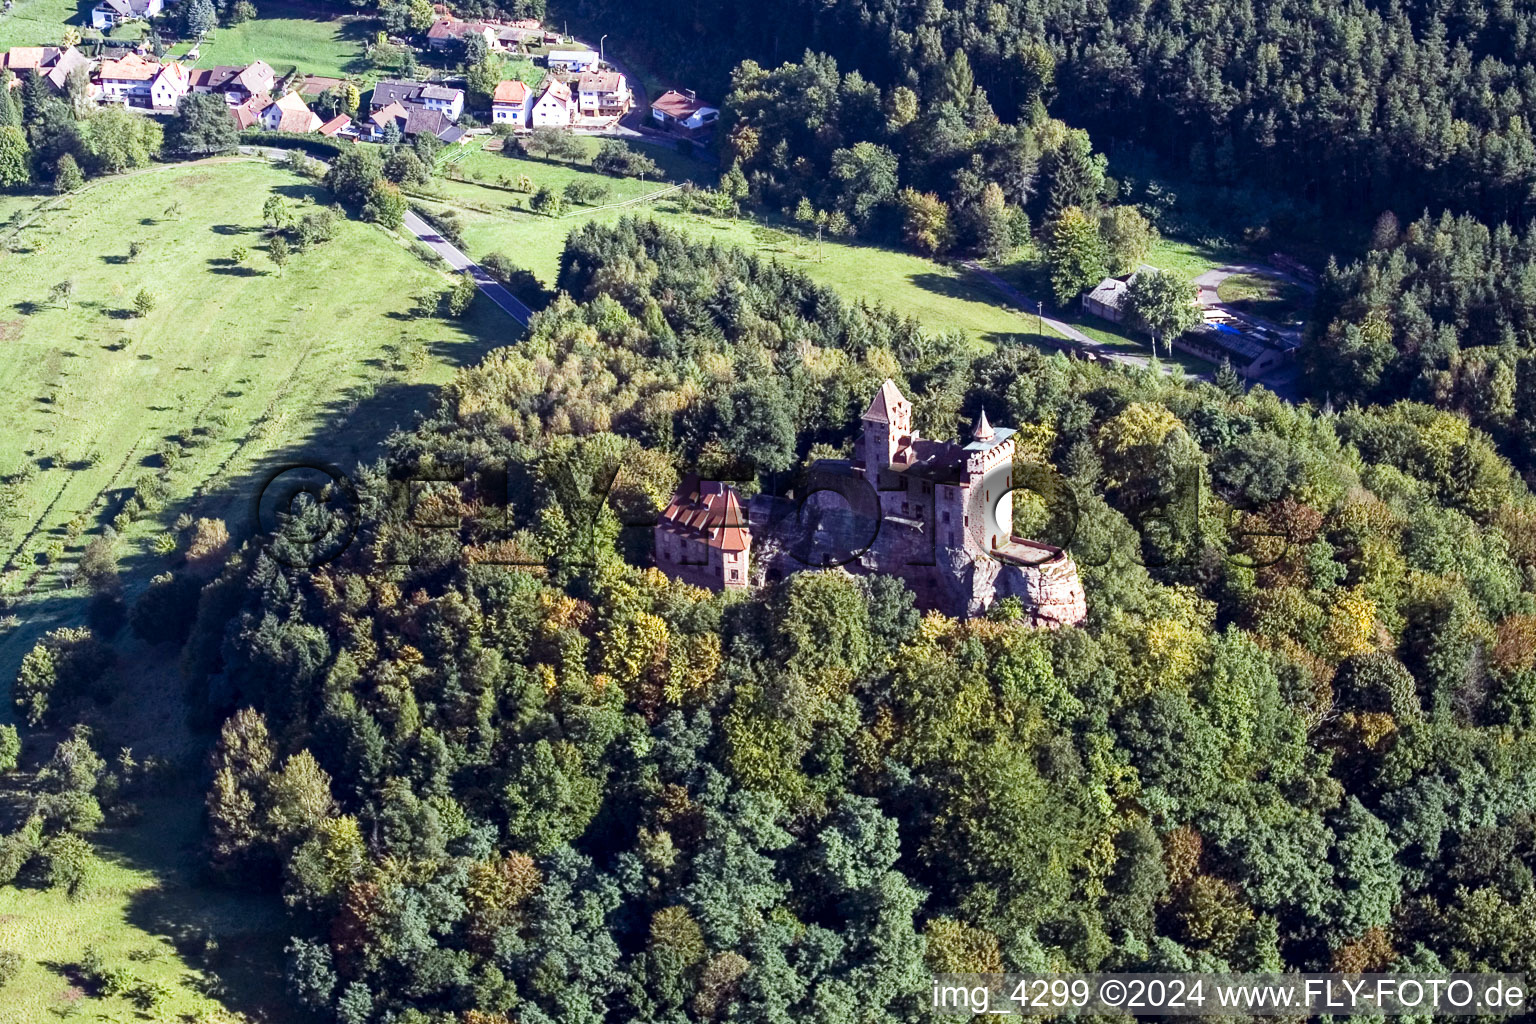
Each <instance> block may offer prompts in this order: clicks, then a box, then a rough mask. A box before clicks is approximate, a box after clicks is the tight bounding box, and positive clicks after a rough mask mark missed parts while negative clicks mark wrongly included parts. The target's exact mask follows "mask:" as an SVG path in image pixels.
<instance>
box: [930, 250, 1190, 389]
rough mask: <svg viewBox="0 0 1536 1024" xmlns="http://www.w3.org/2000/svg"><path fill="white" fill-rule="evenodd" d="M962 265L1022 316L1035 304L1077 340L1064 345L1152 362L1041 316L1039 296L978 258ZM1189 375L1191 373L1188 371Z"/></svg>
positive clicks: (1112, 358) (1129, 362) (1139, 363)
mask: <svg viewBox="0 0 1536 1024" xmlns="http://www.w3.org/2000/svg"><path fill="white" fill-rule="evenodd" d="M961 265H962V266H964V267H965V269H967V270H969V271H971V273H973V274H975V275H976V276H977V277H980V278H981V279H982V280H983V281H986V282H987V283H988V284H989V285H991V286H992V287H993V288H994V289H995V290H997V291H998V292H1000V293H1001V294H1002V296H1003V298H1005V299H1007V300H1008V302H1009V304H1010V305H1012V306H1014V307H1016V309H1015V312H1018V313H1020V314H1021V315H1022V314H1028V312H1029V307H1030V306H1034V307H1035V310H1036V314H1035V315H1036V318H1037V319H1039V320H1040V321H1041V322H1042V323H1044V324H1045V325H1046V326H1048V327H1050V328H1051V330H1053V331H1055V332H1057V333H1058V334H1062V335H1065V336H1066V337H1067V338H1068V339H1070V340H1071V341H1072V342H1073V343H1074V344H1073V345H1070V346H1062V347H1064V348H1069V349H1075V350H1078V351H1082V352H1087V353H1090V354H1091V355H1093V356H1094V357H1095V358H1098V359H1103V360H1107V361H1108V362H1112V363H1123V364H1124V365H1126V366H1135V367H1144V366H1146V365H1147V364H1148V363H1150V362H1151V360H1150V359H1148V358H1147V357H1146V356H1135V355H1131V354H1130V353H1127V352H1122V351H1120V350H1119V349H1117V348H1114V347H1112V346H1110V345H1106V344H1104V343H1103V342H1102V341H1094V340H1093V339H1092V338H1090V337H1088V335H1086V334H1084V333H1083V332H1082V331H1080V330H1078V329H1077V328H1076V327H1073V326H1072V325H1071V324H1068V323H1063V322H1062V321H1060V320H1052V319H1051V318H1050V317H1048V316H1041V315H1040V313H1039V310H1040V309H1041V308H1042V307H1043V306H1044V303H1042V302H1040V301H1038V300H1036V299H1032V298H1030V297H1029V296H1028V295H1025V294H1024V293H1023V292H1021V291H1019V290H1018V289H1017V288H1015V287H1014V286H1013V285H1011V284H1009V283H1008V282H1007V281H1005V280H1003V279H1002V278H1001V277H999V276H997V275H996V274H994V273H993V272H992V271H990V270H988V269H987V268H986V267H984V266H982V265H981V264H980V263H978V262H976V261H975V260H963V261H962V264H961ZM1163 365H1165V366H1166V365H1168V364H1167V363H1164V364H1163ZM1186 376H1191V375H1189V374H1186Z"/></svg>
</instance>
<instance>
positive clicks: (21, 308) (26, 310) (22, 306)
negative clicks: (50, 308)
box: [11, 299, 47, 316]
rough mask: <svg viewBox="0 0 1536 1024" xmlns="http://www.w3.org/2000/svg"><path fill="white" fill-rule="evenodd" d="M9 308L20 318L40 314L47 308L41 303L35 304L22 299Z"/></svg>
mask: <svg viewBox="0 0 1536 1024" xmlns="http://www.w3.org/2000/svg"><path fill="white" fill-rule="evenodd" d="M11 308H12V309H14V310H15V311H16V312H18V313H20V314H21V315H22V316H31V315H32V314H34V313H41V312H42V311H43V310H44V309H46V308H47V307H46V306H45V305H43V304H42V303H41V302H36V301H34V300H32V299H22V300H21V301H20V302H18V303H16V304H15V305H14V306H12V307H11Z"/></svg>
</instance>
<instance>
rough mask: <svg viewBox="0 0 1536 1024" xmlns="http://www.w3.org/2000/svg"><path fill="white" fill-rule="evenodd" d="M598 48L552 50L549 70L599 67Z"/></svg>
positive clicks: (581, 69) (578, 69) (573, 70)
mask: <svg viewBox="0 0 1536 1024" xmlns="http://www.w3.org/2000/svg"><path fill="white" fill-rule="evenodd" d="M597 62H598V56H597V51H596V50H550V51H549V70H551V71H571V72H581V71H586V70H588V69H589V68H595V67H597Z"/></svg>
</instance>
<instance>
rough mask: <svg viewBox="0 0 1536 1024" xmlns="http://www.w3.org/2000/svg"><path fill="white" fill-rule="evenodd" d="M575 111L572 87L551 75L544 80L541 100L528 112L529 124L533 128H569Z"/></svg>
mask: <svg viewBox="0 0 1536 1024" xmlns="http://www.w3.org/2000/svg"><path fill="white" fill-rule="evenodd" d="M575 109H576V108H575V104H573V103H572V102H571V87H570V86H568V85H566V84H565V83H564V82H562V81H560V79H558V78H556V77H555V76H554V75H550V76H549V77H548V78H546V79H544V84H543V85H542V86H540V91H539V98H538V99H537V100H535V101H534V103H533V107H532V108H531V109H530V110H529V111H528V124H529V126H530V127H533V128H568V127H570V124H571V121H572V119H573V117H574V115H575Z"/></svg>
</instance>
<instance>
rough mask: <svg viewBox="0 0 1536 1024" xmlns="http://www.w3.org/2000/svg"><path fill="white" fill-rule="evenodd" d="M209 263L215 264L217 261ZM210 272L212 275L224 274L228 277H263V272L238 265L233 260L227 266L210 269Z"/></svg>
mask: <svg viewBox="0 0 1536 1024" xmlns="http://www.w3.org/2000/svg"><path fill="white" fill-rule="evenodd" d="M208 262H209V263H213V262H215V261H213V260H209V261H208ZM208 272H209V273H210V274H223V275H224V276H226V277H260V276H261V271H259V270H257V269H256V268H255V267H247V266H244V265H242V264H237V263H235V262H234V261H233V260H229V261H227V265H226V266H222V267H209V268H208Z"/></svg>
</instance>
